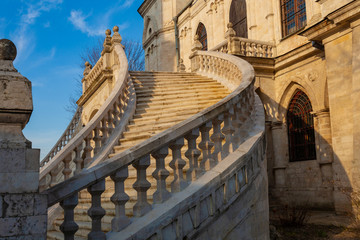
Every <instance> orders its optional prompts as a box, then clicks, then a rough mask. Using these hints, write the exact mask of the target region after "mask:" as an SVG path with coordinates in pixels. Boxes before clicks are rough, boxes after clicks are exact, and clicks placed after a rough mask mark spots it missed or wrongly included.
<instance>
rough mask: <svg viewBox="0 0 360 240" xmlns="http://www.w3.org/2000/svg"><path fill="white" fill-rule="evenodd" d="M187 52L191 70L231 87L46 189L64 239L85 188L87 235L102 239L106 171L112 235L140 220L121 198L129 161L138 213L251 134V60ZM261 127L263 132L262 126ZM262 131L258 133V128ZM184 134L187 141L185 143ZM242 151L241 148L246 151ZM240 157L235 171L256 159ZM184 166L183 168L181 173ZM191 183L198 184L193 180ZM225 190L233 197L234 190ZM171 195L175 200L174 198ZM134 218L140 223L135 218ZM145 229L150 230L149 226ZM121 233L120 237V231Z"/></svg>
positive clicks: (205, 169)
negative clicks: (151, 190)
mask: <svg viewBox="0 0 360 240" xmlns="http://www.w3.org/2000/svg"><path fill="white" fill-rule="evenodd" d="M191 58H192V66H193V68H192V69H193V70H194V71H196V72H198V73H200V74H203V75H211V76H216V77H217V79H220V80H221V81H222V82H224V83H225V84H226V85H228V86H232V87H231V89H233V90H234V91H233V92H232V93H231V94H229V95H228V96H227V97H225V98H224V99H223V100H221V101H219V102H218V103H216V104H214V105H213V106H211V107H209V108H207V109H205V110H203V111H202V112H200V113H198V114H195V115H194V116H192V117H191V118H189V119H187V120H185V121H183V122H181V123H179V124H177V125H175V126H174V127H171V128H169V129H167V130H166V131H164V132H162V133H160V134H157V135H156V136H154V137H152V138H150V139H148V140H146V141H144V142H142V143H140V144H138V145H136V146H134V147H132V148H130V149H128V150H125V151H124V152H121V153H119V154H117V155H116V156H114V157H112V158H110V159H107V160H105V161H104V162H102V163H100V164H98V165H96V166H94V167H92V168H90V169H86V170H84V171H82V172H81V173H79V174H78V175H75V176H73V177H72V178H70V179H67V180H65V181H64V182H61V183H59V184H57V185H55V186H53V187H51V188H50V189H48V190H46V191H45V192H44V194H47V195H48V207H51V206H53V205H54V204H56V203H60V206H61V207H62V208H63V209H64V222H63V224H62V225H61V231H62V232H63V233H64V236H65V239H72V238H73V237H74V234H75V232H76V231H77V229H78V226H77V224H76V223H75V222H74V208H75V207H76V206H77V204H78V194H79V191H81V190H82V189H85V188H87V189H88V191H89V193H90V194H91V196H92V197H91V199H92V203H91V208H90V209H89V211H88V215H89V216H90V217H91V219H92V229H91V232H90V233H89V235H88V237H89V239H95V238H96V239H106V235H105V233H103V232H102V230H101V219H102V217H103V216H104V215H105V210H104V209H103V208H102V207H101V201H102V198H101V194H102V193H103V192H104V191H105V178H106V177H111V179H112V180H113V181H114V184H115V187H114V190H115V192H114V195H113V196H112V197H111V201H112V202H113V203H114V208H115V217H114V218H113V219H112V233H109V234H108V236H109V237H110V236H111V234H113V233H116V232H120V231H121V230H122V229H124V228H125V227H127V226H128V225H129V224H130V223H132V224H131V225H130V226H128V227H130V228H131V226H134V224H135V225H136V226H139V224H140V226H141V223H144V222H142V221H141V220H139V219H142V218H134V219H133V220H130V219H129V218H128V216H127V215H125V204H126V203H127V202H128V200H129V196H128V195H127V193H126V191H128V190H130V189H127V190H126V191H125V186H124V182H125V180H126V179H127V178H128V176H129V167H130V166H131V165H132V166H133V167H134V168H135V169H136V172H132V173H134V174H136V179H137V180H136V182H135V183H134V184H133V185H132V187H133V188H134V189H135V191H136V192H137V199H136V204H135V205H134V207H133V212H132V214H130V215H132V216H135V217H140V216H143V215H145V214H146V213H148V212H149V211H151V209H152V208H154V206H156V204H160V203H163V202H164V201H166V200H168V199H169V198H171V197H172V195H173V194H174V193H176V192H180V191H182V190H184V189H185V188H186V187H187V186H189V185H190V184H191V183H192V182H194V183H195V182H196V181H198V179H199V178H201V176H203V177H206V176H208V175H207V173H208V172H211V169H214V167H215V166H217V165H218V164H219V163H221V162H223V161H225V159H227V158H231V156H232V153H233V152H235V151H237V149H240V146H242V144H245V143H246V141H247V139H248V138H250V137H251V131H253V130H254V129H255V126H256V123H257V122H255V121H254V119H255V118H256V115H261V113H260V114H258V112H259V108H258V107H257V108H255V107H254V106H255V102H256V103H257V105H259V99H258V97H257V96H255V92H254V70H253V68H252V67H251V65H250V64H248V63H247V62H245V61H244V60H242V59H240V58H237V57H235V56H230V55H227V54H223V53H218V52H202V51H198V52H195V53H193V54H192V56H191ZM205 60H206V61H207V65H209V66H212V67H205V65H202V62H203V61H205ZM215 66H222V69H221V68H219V70H217V69H218V68H217V67H215ZM220 69H221V70H220ZM229 71H230V72H231V73H229ZM227 79H228V80H227ZM227 82H228V83H227ZM235 86H236V87H235ZM260 106H261V104H260ZM261 111H262V108H261ZM261 111H260V112H261ZM262 116H263V113H262ZM262 121H264V119H262ZM263 124H264V123H263ZM259 131H260V132H261V131H263V129H262V130H261V129H260V130H259ZM260 135H261V136H262V132H261V133H260ZM258 136H259V135H258ZM199 137H201V141H200V143H199V144H197V139H198V138H199ZM185 139H186V141H187V144H184V141H185ZM255 142H259V141H255ZM255 142H254V144H255ZM260 142H261V141H260ZM255 145H256V144H255ZM256 146H258V145H256ZM259 146H260V145H259ZM247 147H249V146H247ZM251 147H253V146H251ZM256 149H258V148H256ZM184 150H186V151H184ZM243 150H244V149H243ZM169 151H171V153H172V161H171V162H170V163H169V165H168V166H167V164H166V162H165V158H166V156H168V154H169ZM254 151H255V150H254ZM240 152H241V153H243V154H244V152H242V151H240ZM151 157H152V159H155V160H154V161H155V162H156V169H155V171H154V172H153V173H152V176H153V178H154V179H156V182H157V183H156V191H155V193H154V194H153V198H152V199H153V203H154V205H151V204H150V203H149V196H148V190H149V188H150V186H151V184H150V182H149V181H148V180H150V179H149V176H147V174H146V169H147V168H148V167H149V166H150V158H151ZM243 161H244V164H245V165H244V166H246V167H245V170H244V168H241V170H239V168H236V170H234V171H237V172H240V171H242V172H243V173H244V174H248V172H247V171H248V170H246V169H247V168H249V169H250V164H255V161H253V160H251V159H244V160H243ZM256 161H257V160H256ZM168 169H172V173H173V178H172V179H173V181H172V182H171V184H170V186H171V192H169V191H168V188H167V178H168V176H169V174H170V172H169V171H168ZM251 169H252V168H251ZM185 171H186V173H184V172H185ZM244 171H245V172H244ZM237 172H236V173H237ZM234 174H235V172H234ZM234 176H236V175H232V176H231V178H230V179H234ZM242 176H243V177H244V176H245V175H242ZM250 176H252V175H250ZM133 177H134V176H133ZM239 179H240V178H239ZM236 181H238V180H236ZM242 181H244V180H242ZM242 183H243V182H242ZM191 186H192V187H193V186H198V185H197V184H195V185H193V184H191ZM214 190H215V189H214ZM226 194H228V196H229V197H231V194H232V192H229V193H226ZM174 201H175V202H176V201H177V199H174ZM170 202H173V201H170ZM168 203H169V201H168ZM139 221H140V222H141V223H140V222H139ZM137 222H138V223H139V224H136V223H137ZM135 228H136V227H135ZM152 231H156V229H152ZM131 233H132V234H134V233H135V232H131ZM119 234H120V233H119ZM148 234H153V232H149V233H148ZM121 238H122V239H123V237H121ZM137 239H145V238H142V237H139V238H137Z"/></svg>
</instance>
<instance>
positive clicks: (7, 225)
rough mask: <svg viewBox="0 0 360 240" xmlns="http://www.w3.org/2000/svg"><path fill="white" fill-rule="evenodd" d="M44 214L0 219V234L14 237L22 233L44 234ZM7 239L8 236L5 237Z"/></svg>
mask: <svg viewBox="0 0 360 240" xmlns="http://www.w3.org/2000/svg"><path fill="white" fill-rule="evenodd" d="M46 224H47V217H46V215H41V216H31V217H12V218H1V219H0V236H6V237H16V236H22V235H36V234H37V235H41V234H44V235H45V234H46ZM6 239H8V238H6Z"/></svg>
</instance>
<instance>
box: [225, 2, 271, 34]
mask: <svg viewBox="0 0 360 240" xmlns="http://www.w3.org/2000/svg"><path fill="white" fill-rule="evenodd" d="M267 1H268V0H267ZM229 19H230V22H231V23H232V24H233V29H234V30H235V32H236V36H238V37H243V38H247V37H248V30H247V15H246V0H232V2H231V6H230V16H229Z"/></svg>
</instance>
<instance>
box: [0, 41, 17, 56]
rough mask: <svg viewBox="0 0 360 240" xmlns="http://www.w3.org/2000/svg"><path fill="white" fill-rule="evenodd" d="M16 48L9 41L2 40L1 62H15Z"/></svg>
mask: <svg viewBox="0 0 360 240" xmlns="http://www.w3.org/2000/svg"><path fill="white" fill-rule="evenodd" d="M16 54H17V51H16V46H15V44H14V43H13V42H12V41H10V40H8V39H1V40H0V60H10V61H14V60H15V58H16Z"/></svg>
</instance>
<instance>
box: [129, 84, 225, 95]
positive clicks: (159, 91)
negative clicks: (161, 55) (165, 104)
mask: <svg viewBox="0 0 360 240" xmlns="http://www.w3.org/2000/svg"><path fill="white" fill-rule="evenodd" d="M195 89H196V90H195ZM135 91H136V96H138V95H139V96H143V95H147V96H148V95H151V96H158V95H171V94H182V93H184V92H187V93H188V92H194V93H199V92H200V93H204V92H205V93H207V92H222V93H223V92H224V87H223V86H221V87H220V86H215V85H213V86H206V87H203V88H200V89H198V88H197V86H188V87H183V88H180V89H179V88H177V87H163V88H141V89H136V88H135Z"/></svg>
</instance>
